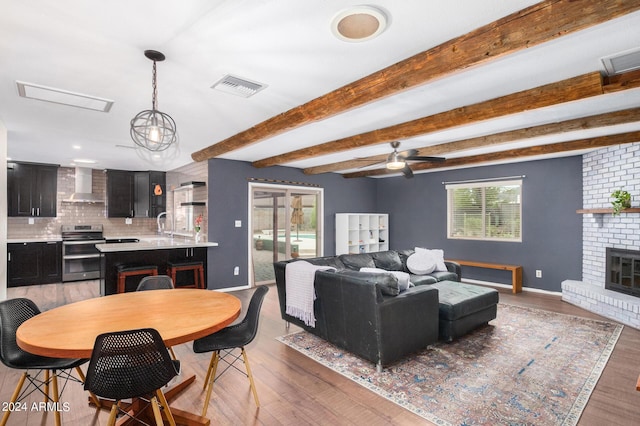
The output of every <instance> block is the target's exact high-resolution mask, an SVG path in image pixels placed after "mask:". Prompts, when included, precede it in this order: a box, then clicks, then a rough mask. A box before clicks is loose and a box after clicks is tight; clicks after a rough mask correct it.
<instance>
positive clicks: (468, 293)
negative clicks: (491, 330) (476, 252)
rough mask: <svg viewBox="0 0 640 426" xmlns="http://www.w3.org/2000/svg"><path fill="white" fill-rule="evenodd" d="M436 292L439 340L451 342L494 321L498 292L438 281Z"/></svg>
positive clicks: (435, 286) (434, 285) (474, 286)
mask: <svg viewBox="0 0 640 426" xmlns="http://www.w3.org/2000/svg"><path fill="white" fill-rule="evenodd" d="M430 286H431V287H434V288H437V289H438V300H439V304H440V306H439V317H440V321H439V331H438V334H439V338H440V339H441V340H445V341H448V342H450V341H452V340H453V339H457V338H458V337H460V336H463V335H465V334H467V333H468V332H470V331H472V330H474V329H476V328H478V327H480V326H481V325H484V324H487V323H488V322H489V321H491V320H492V319H495V318H496V315H497V312H498V299H499V297H498V291H497V290H495V289H493V288H487V287H481V286H477V285H471V284H463V283H459V282H455V281H440V282H437V283H434V284H431V285H430Z"/></svg>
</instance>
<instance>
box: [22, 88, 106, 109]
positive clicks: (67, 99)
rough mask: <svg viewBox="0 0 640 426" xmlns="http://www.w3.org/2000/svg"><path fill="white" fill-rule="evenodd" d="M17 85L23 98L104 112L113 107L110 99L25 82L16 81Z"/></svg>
mask: <svg viewBox="0 0 640 426" xmlns="http://www.w3.org/2000/svg"><path fill="white" fill-rule="evenodd" d="M16 84H17V85H18V94H19V95H20V96H22V97H23V98H29V99H35V100H38V101H46V102H53V103H55V104H62V105H67V106H73V107H77V108H84V109H91V110H94V111H102V112H109V110H111V106H112V105H113V101H111V100H109V99H103V98H98V97H95V96H90V95H83V94H82V93H74V92H69V91H67V90H62V89H55V88H53V87H47V86H42V85H39V84H34V83H25V82H24V81H16Z"/></svg>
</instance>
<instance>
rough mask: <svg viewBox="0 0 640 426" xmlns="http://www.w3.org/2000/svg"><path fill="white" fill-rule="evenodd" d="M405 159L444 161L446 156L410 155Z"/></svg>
mask: <svg viewBox="0 0 640 426" xmlns="http://www.w3.org/2000/svg"><path fill="white" fill-rule="evenodd" d="M405 160H411V161H432V162H442V161H445V160H446V158H444V157H424V156H420V155H412V156H410V157H405Z"/></svg>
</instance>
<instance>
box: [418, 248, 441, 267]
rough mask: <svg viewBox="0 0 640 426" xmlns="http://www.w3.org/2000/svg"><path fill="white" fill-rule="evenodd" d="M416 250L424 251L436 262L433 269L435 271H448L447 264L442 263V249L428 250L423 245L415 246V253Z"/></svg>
mask: <svg viewBox="0 0 640 426" xmlns="http://www.w3.org/2000/svg"><path fill="white" fill-rule="evenodd" d="M417 252H426V253H428V254H429V255H430V256H431V257H432V258H433V261H434V262H435V263H436V268H435V269H434V270H435V271H441V272H447V271H448V269H447V265H445V263H444V250H440V249H432V250H429V249H426V248H423V247H416V253H417Z"/></svg>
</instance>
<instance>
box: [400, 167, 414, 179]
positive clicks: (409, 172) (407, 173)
mask: <svg viewBox="0 0 640 426" xmlns="http://www.w3.org/2000/svg"><path fill="white" fill-rule="evenodd" d="M402 174H403V175H404V177H406V178H407V179H410V178H412V177H413V171H412V170H411V167H409V165H406V166H404V169H402Z"/></svg>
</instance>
